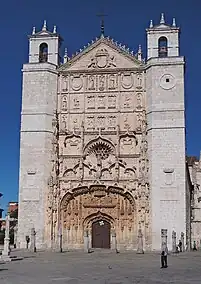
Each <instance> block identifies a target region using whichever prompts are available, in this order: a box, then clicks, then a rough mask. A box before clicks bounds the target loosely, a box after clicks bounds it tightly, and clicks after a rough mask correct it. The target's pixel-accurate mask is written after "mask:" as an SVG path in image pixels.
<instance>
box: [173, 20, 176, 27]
mask: <svg viewBox="0 0 201 284" xmlns="http://www.w3.org/2000/svg"><path fill="white" fill-rule="evenodd" d="M172 26H173V27H176V19H175V18H173V19H172Z"/></svg>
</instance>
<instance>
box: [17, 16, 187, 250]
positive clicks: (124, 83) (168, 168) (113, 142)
mask: <svg viewBox="0 0 201 284" xmlns="http://www.w3.org/2000/svg"><path fill="white" fill-rule="evenodd" d="M178 34H179V29H178V28H177V27H176V25H175V21H174V20H173V25H172V26H170V25H167V24H165V22H164V16H163V15H162V17H161V21H160V24H159V25H157V26H153V24H152V22H151V24H150V28H149V29H147V37H148V39H147V41H148V46H147V49H148V58H147V61H145V60H144V59H142V53H141V47H139V50H138V53H137V54H136V55H134V54H133V52H130V51H129V50H128V49H126V47H125V46H122V45H119V44H117V43H116V42H114V41H113V40H112V39H109V38H107V37H105V36H104V35H103V34H101V36H100V37H99V38H97V39H96V40H95V41H92V43H90V44H88V46H86V47H84V49H83V50H80V52H78V53H77V54H76V55H75V56H72V58H68V55H67V53H66V54H65V56H64V62H63V63H62V64H60V63H59V64H57V62H60V57H59V46H60V36H59V35H58V34H57V33H56V28H55V27H54V31H53V33H51V32H49V31H48V30H47V27H46V23H44V26H43V28H42V31H40V32H37V33H36V31H35V28H34V29H33V34H32V35H31V36H30V55H29V63H27V64H25V65H24V66H23V95H22V96H23V98H22V124H21V148H20V188H19V226H18V228H19V230H18V240H19V244H18V245H19V247H21V248H24V247H25V246H26V241H25V239H26V235H30V230H31V228H35V230H36V246H37V247H38V248H54V247H57V246H58V245H59V236H60V235H61V234H62V243H63V247H64V248H73V249H74V248H76V249H84V236H87V237H88V241H89V248H90V247H94V243H97V242H96V241H95V238H96V233H97V232H95V231H93V230H94V228H95V226H94V224H95V223H96V222H99V223H98V224H100V226H101V225H104V223H105V224H108V226H107V228H109V229H108V230H109V236H110V243H112V236H114V235H115V236H116V244H117V247H118V249H132V250H137V246H138V232H139V230H140V232H141V236H142V243H143V246H144V248H143V249H144V250H145V251H146V250H159V249H160V248H161V236H160V233H161V229H165V230H167V231H168V238H167V245H168V246H169V247H170V248H171V236H172V231H173V230H174V231H175V232H176V233H177V234H178V235H180V234H181V232H185V234H186V230H187V226H186V218H187V216H186V212H187V211H186V197H187V195H186V182H185V180H186V161H185V119H184V58H183V57H180V55H179V49H178V47H179V37H178ZM161 42H162V43H163V44H162V45H160V44H161ZM97 235H98V234H97ZM109 247H112V244H109Z"/></svg>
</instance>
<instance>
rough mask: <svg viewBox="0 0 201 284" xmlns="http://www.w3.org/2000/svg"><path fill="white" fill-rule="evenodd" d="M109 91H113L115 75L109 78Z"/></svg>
mask: <svg viewBox="0 0 201 284" xmlns="http://www.w3.org/2000/svg"><path fill="white" fill-rule="evenodd" d="M109 89H110V90H114V89H115V75H113V74H112V75H110V76H109Z"/></svg>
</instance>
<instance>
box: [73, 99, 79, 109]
mask: <svg viewBox="0 0 201 284" xmlns="http://www.w3.org/2000/svg"><path fill="white" fill-rule="evenodd" d="M73 101H74V108H79V107H80V101H79V100H78V99H77V98H74V100H73Z"/></svg>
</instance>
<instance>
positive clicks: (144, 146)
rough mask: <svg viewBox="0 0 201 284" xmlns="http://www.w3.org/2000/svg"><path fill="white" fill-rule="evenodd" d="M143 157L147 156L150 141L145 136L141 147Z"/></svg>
mask: <svg viewBox="0 0 201 284" xmlns="http://www.w3.org/2000/svg"><path fill="white" fill-rule="evenodd" d="M140 150H141V153H142V157H145V156H146V153H147V150H148V143H147V140H146V139H145V138H144V137H143V139H142V143H141V147H140Z"/></svg>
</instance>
